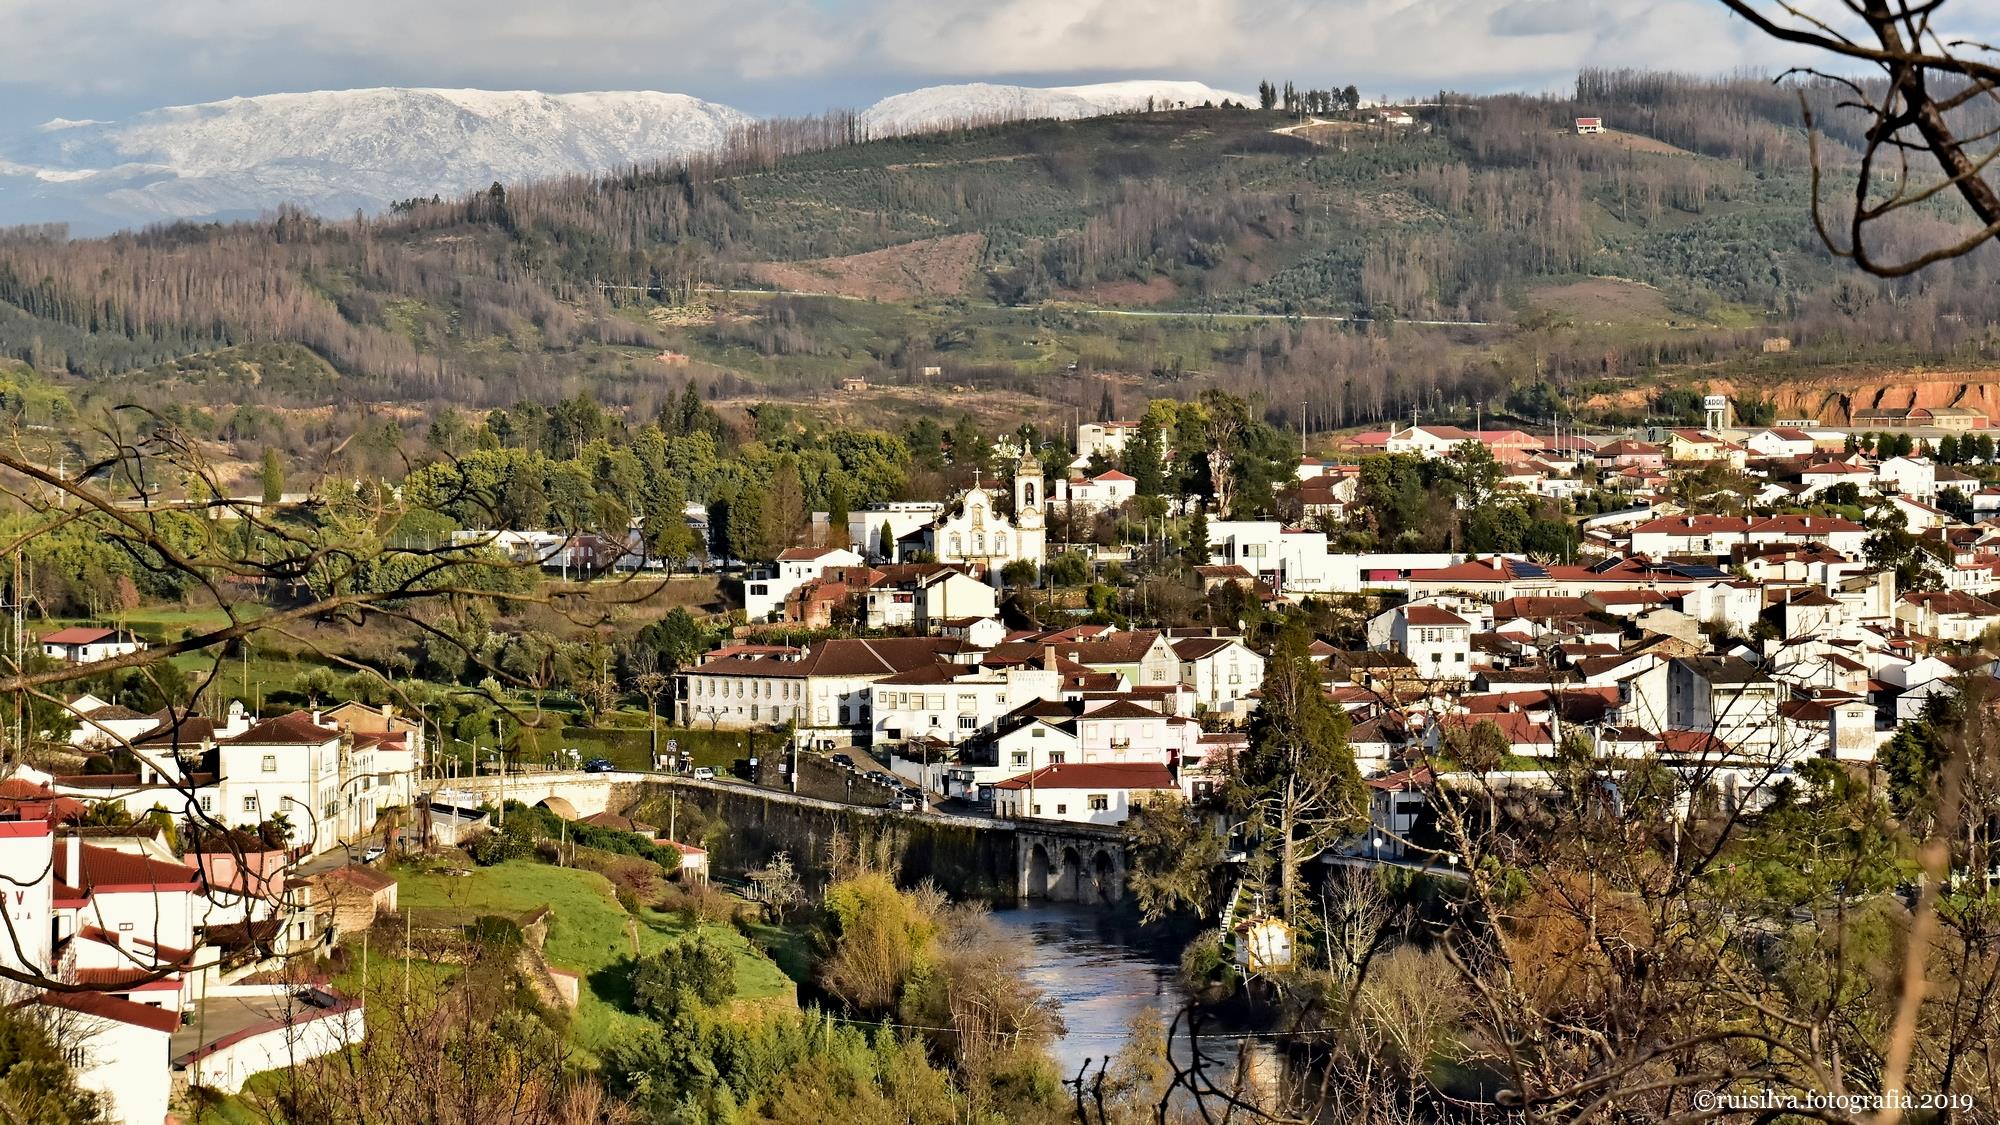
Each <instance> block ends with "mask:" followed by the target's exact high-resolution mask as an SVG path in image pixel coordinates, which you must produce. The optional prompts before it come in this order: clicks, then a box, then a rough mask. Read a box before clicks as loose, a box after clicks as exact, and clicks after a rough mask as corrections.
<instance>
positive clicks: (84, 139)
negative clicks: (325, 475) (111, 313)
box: [0, 89, 751, 229]
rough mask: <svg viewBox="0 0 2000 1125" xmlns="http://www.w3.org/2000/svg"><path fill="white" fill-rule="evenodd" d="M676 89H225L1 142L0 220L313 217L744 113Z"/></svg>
mask: <svg viewBox="0 0 2000 1125" xmlns="http://www.w3.org/2000/svg"><path fill="white" fill-rule="evenodd" d="M750 120H751V118H750V117H749V115H747V114H744V113H742V112H740V111H738V110H735V109H731V108H730V107H728V106H725V105H718V104H716V103H713V102H705V101H702V100H700V99H698V98H692V97H689V96H687V95H685V94H661V93H653V92H644V91H642V92H618V93H587V94H542V93H536V92H533V91H490V90H423V89H370V90H332V91H320V92H317V93H306V94H269V95H264V96H261V97H254V98H230V99H229V100H227V101H220V102H208V103H205V104H202V105H188V106H173V107H169V108H166V109H156V110H150V111H148V112H145V113H142V114H139V115H137V116H136V117H133V118H131V119H129V120H126V121H66V120H63V119H60V118H58V119H56V120H54V121H50V122H48V123H47V124H45V125H42V126H41V127H39V128H38V129H36V130H35V131H34V132H32V133H30V134H28V135H26V136H23V137H18V138H15V139H13V140H11V141H5V142H0V223H5V222H10V221H42V220H47V219H56V218H60V219H67V220H70V221H72V222H74V223H76V224H77V225H79V226H80V227H83V228H87V229H104V228H107V227H121V226H130V225H136V224H140V223H146V222H153V221H158V220H164V219H177V218H228V217H239V216H245V215H255V214H258V213H261V212H264V211H268V210H270V209H272V208H274V207H276V206H277V205H278V204H280V203H287V202H289V203H296V204H298V205H300V206H303V207H306V208H309V209H311V210H314V211H318V212H321V213H323V214H331V215H339V214H347V213H351V212H352V211H354V210H355V209H356V208H361V209H364V210H368V211H375V210H379V209H381V208H383V207H385V206H387V205H388V204H389V203H390V202H392V201H394V200H398V199H407V198H410V197H411V196H419V195H421V196H429V195H432V194H442V195H444V196H447V197H449V196H452V195H454V194H457V193H461V192H464V191H468V190H471V189H473V188H478V187H484V186H485V185H487V184H489V183H492V182H493V181H495V180H499V181H503V182H508V183H513V182H518V181H521V180H529V179H538V178H545V177H549V176H559V175H565V174H569V173H574V172H595V171H606V170H610V169H614V168H617V167H620V166H622V165H627V164H632V163H643V162H647V161H654V160H663V159H671V158H674V157H679V156H685V155H689V154H692V153H697V152H703V151H708V150H711V149H714V148H716V147H718V146H719V145H721V144H722V142H723V140H724V138H726V137H727V136H728V134H729V131H730V130H731V129H732V128H734V127H736V126H737V125H740V124H743V123H745V122H748V121H750Z"/></svg>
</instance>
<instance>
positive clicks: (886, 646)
mask: <svg viewBox="0 0 2000 1125" xmlns="http://www.w3.org/2000/svg"><path fill="white" fill-rule="evenodd" d="M962 648H963V642H961V641H956V640H953V639H950V638H947V637H867V638H836V639H833V640H828V641H822V642H820V643H818V644H816V645H809V646H806V647H803V648H797V649H792V648H768V649H767V648H751V647H745V648H740V649H735V650H728V649H724V650H718V651H717V652H716V653H714V654H711V657H710V659H709V660H708V661H707V662H706V663H703V664H697V665H695V666H694V667H692V668H689V669H687V670H685V671H683V672H682V673H681V694H680V699H679V701H678V702H679V705H680V706H679V710H680V714H681V723H682V725H684V726H707V727H709V728H711V729H715V730H754V729H759V728H770V727H777V726H782V725H784V724H786V723H792V724H794V725H795V726H796V728H797V730H798V731H799V733H800V735H801V737H803V738H805V739H807V740H808V741H811V742H814V743H818V744H820V745H824V746H831V745H835V744H841V745H852V744H865V743H866V741H867V739H868V737H869V731H870V728H871V726H872V723H871V715H872V713H873V705H872V702H871V700H870V699H869V685H870V684H873V683H874V682H875V681H876V680H879V679H882V678H883V677H885V676H893V675H896V674H897V673H899V672H908V671H912V670H914V669H917V668H923V667H928V666H930V665H932V664H936V663H938V662H939V661H941V660H946V659H949V658H951V657H953V656H955V655H956V654H958V653H959V652H960V651H961V649H962Z"/></svg>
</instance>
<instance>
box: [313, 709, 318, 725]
mask: <svg viewBox="0 0 2000 1125" xmlns="http://www.w3.org/2000/svg"><path fill="white" fill-rule="evenodd" d="M319 716H320V710H319V708H317V707H315V708H313V712H312V724H313V725H314V726H319V725H320V721H319Z"/></svg>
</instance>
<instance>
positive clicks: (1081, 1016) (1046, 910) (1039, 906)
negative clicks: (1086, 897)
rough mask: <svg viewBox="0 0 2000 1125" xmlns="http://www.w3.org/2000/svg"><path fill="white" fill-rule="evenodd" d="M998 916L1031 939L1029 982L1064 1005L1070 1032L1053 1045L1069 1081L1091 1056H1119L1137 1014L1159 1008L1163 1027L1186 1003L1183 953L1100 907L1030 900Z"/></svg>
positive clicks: (1013, 931) (1006, 927) (1010, 930)
mask: <svg viewBox="0 0 2000 1125" xmlns="http://www.w3.org/2000/svg"><path fill="white" fill-rule="evenodd" d="M993 920H994V921H996V922H998V923H999V924H1000V926H1001V928H1002V929H1003V930H1005V931H1006V932H1007V933H1008V934H1009V935H1011V936H1018V937H1020V938H1023V939H1025V946H1026V951H1027V957H1028V979H1029V980H1031V981H1033V982H1034V983H1035V984H1036V985H1037V986H1039V987H1040V988H1041V989H1042V990H1043V991H1045V992H1047V993H1048V994H1049V995H1050V996H1051V997H1053V998H1054V1000H1055V1002H1056V1005H1057V1007H1058V1008H1059V1009H1060V1014H1061V1015H1062V1020H1063V1025H1064V1027H1065V1028H1066V1029H1067V1030H1065V1031H1064V1033H1063V1036H1062V1038H1060V1039H1058V1040H1056V1042H1055V1044H1054V1045H1053V1046H1052V1047H1051V1048H1050V1050H1051V1053H1052V1054H1054V1055H1055V1058H1056V1063H1057V1064H1058V1065H1059V1066H1060V1067H1061V1068H1062V1073H1063V1077H1065V1078H1067V1077H1070V1076H1072V1075H1074V1074H1075V1073H1076V1072H1077V1068H1079V1067H1081V1066H1082V1065H1083V1064H1084V1063H1085V1062H1086V1061H1087V1060H1091V1059H1102V1058H1104V1057H1105V1056H1106V1055H1116V1054H1117V1053H1118V1049H1119V1048H1120V1047H1122V1046H1124V1045H1125V1037H1126V1035H1125V1033H1126V1029H1127V1028H1128V1027H1130V1026H1131V1024H1132V1019H1133V1017H1135V1016H1137V1015H1138V1014H1140V1013H1141V1012H1146V1011H1152V1012H1154V1013H1156V1015H1157V1018H1158V1019H1159V1020H1160V1022H1161V1024H1162V1025H1163V1026H1164V1025H1165V1023H1166V1022H1167V1021H1168V1020H1170V1019H1172V1018H1173V1014H1174V1012H1175V1011H1176V1010H1177V1009H1178V1008H1179V1006H1180V1003H1181V998H1180V990H1179V989H1178V988H1177V987H1176V986H1175V984H1174V976H1175V974H1176V973H1177V972H1178V971H1179V968H1180V951H1179V950H1178V949H1176V948H1166V947H1164V943H1162V942H1159V941H1157V940H1151V939H1149V937H1148V935H1147V934H1146V933H1145V932H1144V931H1142V930H1139V929H1138V928H1137V927H1136V926H1133V925H1131V924H1129V923H1127V924H1123V925H1120V924H1118V923H1117V922H1116V921H1114V919H1113V916H1112V915H1110V914H1109V913H1108V912H1107V911H1105V910H1103V909H1101V908H1092V907H1087V906H1078V905H1075V904H1073V903H1057V902H1031V903H1029V904H1027V905H1025V906H1017V907H1013V908H1010V909H1006V910H996V911H994V912H993ZM1092 1069H1095V1068H1094V1067H1093V1068H1092Z"/></svg>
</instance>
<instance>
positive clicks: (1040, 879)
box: [1021, 843, 1055, 898]
mask: <svg viewBox="0 0 2000 1125" xmlns="http://www.w3.org/2000/svg"><path fill="white" fill-rule="evenodd" d="M1026 868H1027V869H1026V871H1025V872H1024V875H1025V879H1024V880H1023V882H1024V885H1023V887H1022V888H1021V890H1022V892H1023V897H1026V898H1048V897H1050V892H1051V891H1053V890H1054V887H1053V885H1052V884H1051V877H1052V876H1053V875H1054V874H1055V870H1054V864H1052V863H1050V862H1049V849H1047V848H1045V847H1043V846H1042V845H1041V844H1039V843H1037V844H1035V845H1034V846H1032V847H1030V848H1029V849H1028V861H1027V864H1026Z"/></svg>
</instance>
